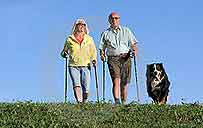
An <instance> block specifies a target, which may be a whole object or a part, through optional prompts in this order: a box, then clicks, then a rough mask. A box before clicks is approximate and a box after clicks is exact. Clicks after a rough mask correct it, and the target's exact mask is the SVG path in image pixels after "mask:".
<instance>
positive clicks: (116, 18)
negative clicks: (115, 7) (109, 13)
mask: <svg viewBox="0 0 203 128" xmlns="http://www.w3.org/2000/svg"><path fill="white" fill-rule="evenodd" d="M111 19H115V20H118V19H120V17H111Z"/></svg>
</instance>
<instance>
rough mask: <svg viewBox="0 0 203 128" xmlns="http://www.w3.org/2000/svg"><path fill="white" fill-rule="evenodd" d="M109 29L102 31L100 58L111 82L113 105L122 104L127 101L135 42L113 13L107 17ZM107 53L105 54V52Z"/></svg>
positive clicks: (135, 51) (135, 50)
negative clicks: (105, 62) (107, 70)
mask: <svg viewBox="0 0 203 128" xmlns="http://www.w3.org/2000/svg"><path fill="white" fill-rule="evenodd" d="M108 21H109V23H110V27H109V28H108V29H107V30H106V31H104V32H103V33H102V35H101V40H100V46H99V49H100V57H101V60H102V61H105V57H106V54H107V58H108V59H107V64H108V67H109V72H110V76H111V79H112V82H113V89H112V91H113V97H114V101H115V104H120V96H121V101H122V103H123V104H124V103H125V102H126V99H127V84H128V83H129V82H130V78H131V60H130V52H132V53H133V55H134V56H136V55H137V47H136V44H137V42H138V41H137V40H136V38H135V36H134V35H133V33H132V32H131V31H130V29H129V28H127V27H123V26H120V16H119V14H118V13H116V12H113V13H111V14H110V15H109V17H108ZM106 51H107V52H106Z"/></svg>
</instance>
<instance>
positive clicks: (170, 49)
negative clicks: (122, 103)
mask: <svg viewBox="0 0 203 128" xmlns="http://www.w3.org/2000/svg"><path fill="white" fill-rule="evenodd" d="M202 5H203V2H202V1H201V0H193V1H192V0H178V1H177V0H170V1H162V0H154V1H147V0H143V1H138V0H129V1H109V0H108V1H107V0H102V1H97V2H96V1H93V0H86V1H85V0H84V1H82V0H78V1H76V0H68V1H67V0H43V1H41V0H1V1H0V15H1V20H0V28H1V29H0V44H1V47H0V59H1V63H0V87H1V89H0V102H10V101H27V100H32V101H34V102H63V100H64V60H63V59H62V58H61V57H60V51H61V50H62V48H63V45H64V40H65V38H66V36H67V35H68V34H69V33H70V30H71V27H72V25H73V22H74V21H75V20H76V19H77V18H84V19H85V20H86V21H87V23H88V26H89V29H90V35H91V36H92V37H93V39H94V41H95V44H96V46H97V48H98V45H99V40H100V39H99V38H100V34H101V32H102V31H104V30H105V29H106V28H107V27H108V22H107V17H108V15H109V14H110V12H112V11H116V12H118V13H119V14H120V15H121V24H122V25H125V26H128V27H129V28H130V29H131V30H132V31H133V32H134V34H135V35H136V37H137V39H138V40H139V45H138V48H139V53H138V80H139V90H140V97H141V103H151V98H149V97H148V95H147V91H146V82H145V81H146V77H145V72H146V65H147V64H150V63H153V62H162V63H163V64H164V67H165V70H166V72H167V74H168V77H169V80H170V81H171V87H170V92H169V104H179V103H181V102H182V101H183V102H187V103H193V102H195V101H199V102H201V103H202V102H203V96H202V90H203V86H202V83H203V79H202V78H201V76H202V72H203V69H202V65H203V60H202V59H201V55H202V46H203V44H202V43H203V39H202V35H203V25H202V23H203V16H202V12H203V9H202ZM106 70H107V67H106ZM92 71H93V70H92ZM132 71H133V70H132ZM132 73H134V72H132ZM106 74H107V75H106V79H107V81H106V99H107V100H112V99H113V98H112V93H111V87H112V85H111V84H112V83H111V81H110V77H109V72H108V70H107V72H106ZM98 75H99V86H100V87H99V91H100V92H99V94H100V98H102V65H101V61H100V59H99V57H98ZM68 100H69V101H70V102H74V97H73V91H72V85H71V81H70V78H69V87H68ZM89 100H91V101H95V100H96V90H95V78H94V72H92V84H91V88H90V97H89ZM133 100H136V88H135V79H134V74H132V81H131V84H130V85H129V97H128V102H131V101H133Z"/></svg>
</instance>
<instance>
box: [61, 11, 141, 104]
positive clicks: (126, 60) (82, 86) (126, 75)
mask: <svg viewBox="0 0 203 128" xmlns="http://www.w3.org/2000/svg"><path fill="white" fill-rule="evenodd" d="M108 21H109V23H110V27H109V28H108V29H107V30H106V31H104V32H103V33H102V35H101V40H100V45H99V50H100V58H101V60H102V61H105V58H106V56H107V58H108V59H107V64H108V68H109V72H110V76H111V79H112V83H113V89H112V92H113V97H114V101H115V104H120V97H121V102H122V103H123V104H124V103H125V102H126V99H127V84H128V83H129V82H130V78H131V76H130V75H131V59H130V55H129V51H131V52H132V53H133V55H134V56H136V55H137V46H136V44H137V40H136V38H135V36H134V35H133V33H132V32H131V31H130V29H129V28H127V27H123V26H120V16H119V14H118V13H116V12H112V13H111V14H110V15H109V17H108ZM88 33H89V31H88V27H87V24H86V23H85V21H84V20H83V19H78V20H76V22H75V23H74V26H73V29H72V33H71V35H69V36H68V37H67V39H66V41H65V45H64V48H63V51H62V52H61V55H62V57H66V56H67V55H68V56H69V65H68V69H69V73H70V77H71V79H72V83H73V90H74V95H75V99H76V101H77V102H78V103H85V102H86V101H87V98H88V90H89V86H90V68H89V67H90V62H91V61H92V64H93V66H96V64H97V61H96V60H97V51H96V47H95V44H94V41H93V39H92V37H91V36H90V35H88ZM106 51H107V52H106ZM81 92H82V93H81Z"/></svg>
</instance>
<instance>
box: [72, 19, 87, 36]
mask: <svg viewBox="0 0 203 128" xmlns="http://www.w3.org/2000/svg"><path fill="white" fill-rule="evenodd" d="M78 23H82V24H85V33H86V34H89V29H88V27H87V23H86V22H85V20H84V19H77V20H76V21H75V23H74V25H73V28H72V31H71V34H74V32H75V27H76V25H77V24H78Z"/></svg>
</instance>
